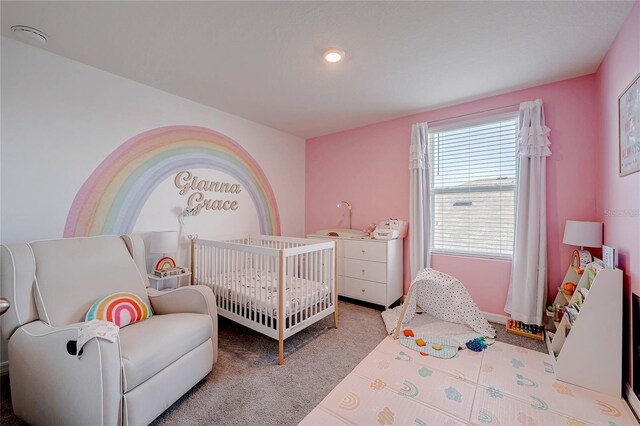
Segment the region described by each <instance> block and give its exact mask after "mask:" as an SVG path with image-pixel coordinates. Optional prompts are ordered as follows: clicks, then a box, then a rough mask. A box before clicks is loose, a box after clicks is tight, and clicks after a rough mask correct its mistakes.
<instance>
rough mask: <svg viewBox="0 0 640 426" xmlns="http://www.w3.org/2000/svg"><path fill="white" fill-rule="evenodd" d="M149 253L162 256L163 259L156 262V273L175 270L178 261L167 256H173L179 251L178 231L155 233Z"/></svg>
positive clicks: (152, 236)
mask: <svg viewBox="0 0 640 426" xmlns="http://www.w3.org/2000/svg"><path fill="white" fill-rule="evenodd" d="M149 251H150V252H151V253H161V254H162V257H161V258H160V259H159V260H158V261H157V262H156V266H155V270H156V271H161V270H164V269H172V268H175V267H176V261H175V260H173V258H171V257H169V256H167V254H173V253H176V252H177V251H178V231H157V232H153V233H152V234H151V246H150V247H149Z"/></svg>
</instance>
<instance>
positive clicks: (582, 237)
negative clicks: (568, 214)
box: [562, 220, 602, 268]
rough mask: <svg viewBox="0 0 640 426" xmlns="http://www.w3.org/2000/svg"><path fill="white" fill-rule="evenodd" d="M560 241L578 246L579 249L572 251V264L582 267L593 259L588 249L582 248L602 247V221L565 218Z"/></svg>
mask: <svg viewBox="0 0 640 426" xmlns="http://www.w3.org/2000/svg"><path fill="white" fill-rule="evenodd" d="M562 242H563V243H564V244H567V245H570V246H580V250H576V251H575V252H574V259H573V266H579V267H581V268H584V267H585V266H586V265H587V264H588V263H590V262H592V261H593V256H591V253H589V250H585V249H584V248H585V247H596V248H600V247H602V222H585V221H578V220H567V222H566V223H565V225H564V238H563V239H562Z"/></svg>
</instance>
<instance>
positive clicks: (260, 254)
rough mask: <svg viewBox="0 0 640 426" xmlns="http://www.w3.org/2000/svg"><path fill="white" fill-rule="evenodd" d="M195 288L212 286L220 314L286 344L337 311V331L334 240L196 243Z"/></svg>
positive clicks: (280, 351)
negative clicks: (291, 338)
mask: <svg viewBox="0 0 640 426" xmlns="http://www.w3.org/2000/svg"><path fill="white" fill-rule="evenodd" d="M192 257H193V262H192V268H193V277H194V284H203V285H206V286H208V287H211V289H212V290H213V292H214V294H215V295H216V301H217V304H218V313H219V314H220V315H222V316H223V317H226V318H229V319H230V320H232V321H235V322H238V323H240V324H242V325H244V326H246V327H249V328H251V329H253V330H256V331H258V332H260V333H262V334H264V335H266V336H269V337H271V338H273V339H276V340H278V342H279V348H278V363H279V364H283V363H284V340H285V339H286V338H288V337H290V336H292V335H294V334H296V333H297V332H298V331H300V330H302V329H304V328H306V327H308V326H309V325H311V324H313V323H315V322H317V321H319V320H321V319H322V318H324V317H326V316H328V315H330V314H332V313H333V315H334V325H335V327H336V328H337V327H338V303H337V302H338V291H337V277H336V274H337V271H336V249H335V242H333V241H325V240H312V239H307V238H289V237H272V236H267V235H259V236H248V237H245V238H238V239H233V240H227V241H213V240H201V239H197V240H194V242H193V252H192Z"/></svg>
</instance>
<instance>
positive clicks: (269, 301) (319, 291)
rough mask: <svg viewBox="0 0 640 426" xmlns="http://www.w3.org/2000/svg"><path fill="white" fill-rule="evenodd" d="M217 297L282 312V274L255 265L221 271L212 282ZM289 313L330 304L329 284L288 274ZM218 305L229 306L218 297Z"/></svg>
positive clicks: (267, 311) (266, 311) (286, 305)
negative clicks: (257, 267)
mask: <svg viewBox="0 0 640 426" xmlns="http://www.w3.org/2000/svg"><path fill="white" fill-rule="evenodd" d="M211 288H212V290H213V292H214V293H215V295H216V297H217V298H222V299H225V300H226V301H227V302H230V303H233V304H238V305H244V306H245V307H246V308H248V309H251V310H256V311H258V312H261V313H262V314H265V315H269V316H273V317H277V316H278V275H277V274H276V273H273V272H265V271H260V270H256V269H253V268H250V269H247V270H243V271H239V272H228V273H226V274H224V275H218V276H217V277H216V279H215V280H214V282H213V284H212V285H211ZM285 288H286V290H285V300H284V309H285V317H289V316H291V315H293V314H296V313H298V312H300V311H301V310H303V309H306V308H310V307H312V306H314V305H318V304H319V303H321V302H323V303H325V305H326V306H325V308H326V307H327V306H328V304H329V302H330V300H329V297H330V296H331V290H330V288H329V286H328V285H326V284H325V283H322V282H318V281H312V280H308V279H303V278H298V277H291V276H288V275H286V276H285ZM218 307H219V308H223V309H224V308H225V306H224V302H223V301H220V300H218Z"/></svg>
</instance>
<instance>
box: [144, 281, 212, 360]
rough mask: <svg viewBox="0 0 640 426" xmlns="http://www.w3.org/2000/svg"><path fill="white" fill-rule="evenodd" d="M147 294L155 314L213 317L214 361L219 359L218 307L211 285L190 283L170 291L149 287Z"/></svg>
mask: <svg viewBox="0 0 640 426" xmlns="http://www.w3.org/2000/svg"><path fill="white" fill-rule="evenodd" d="M147 294H148V295H149V301H150V302H151V307H152V308H153V313H154V314H155V315H166V314H178V313H194V314H205V315H209V316H210V317H211V341H212V342H213V362H214V363H215V362H216V361H217V360H218V307H217V306H216V298H215V296H214V295H213V291H212V290H211V289H210V288H209V287H207V286H204V285H190V286H188V287H178V288H177V289H175V290H169V291H158V290H156V289H153V288H150V287H148V288H147Z"/></svg>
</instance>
